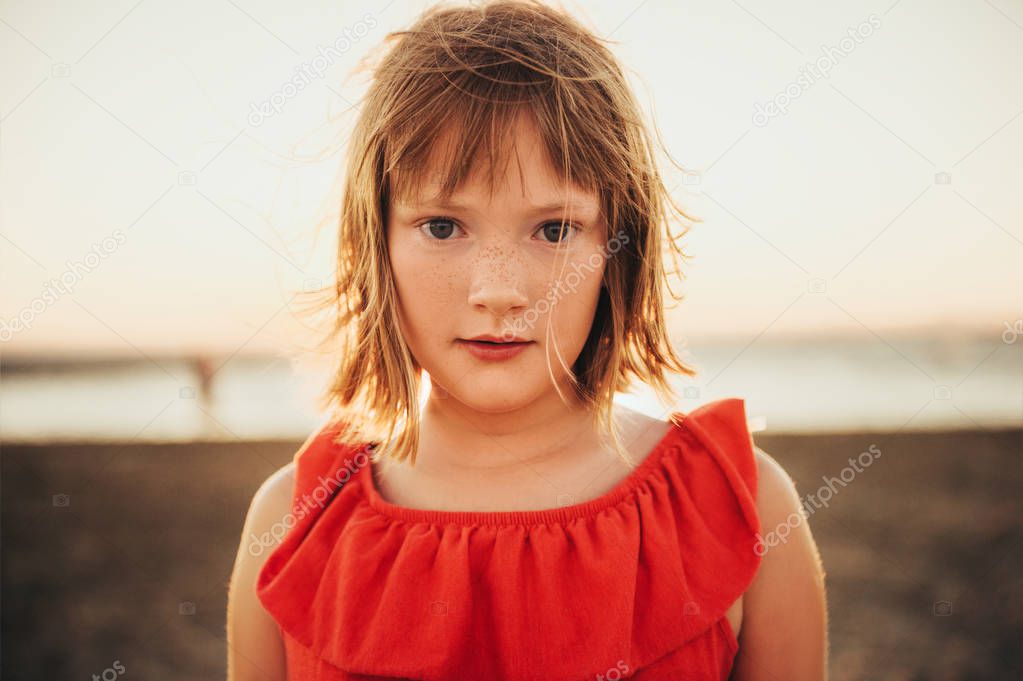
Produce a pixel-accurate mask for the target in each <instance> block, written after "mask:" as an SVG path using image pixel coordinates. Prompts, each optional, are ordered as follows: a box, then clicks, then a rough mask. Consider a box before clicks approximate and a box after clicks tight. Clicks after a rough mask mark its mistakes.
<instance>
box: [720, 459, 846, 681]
mask: <svg viewBox="0 0 1023 681" xmlns="http://www.w3.org/2000/svg"><path fill="white" fill-rule="evenodd" d="M754 453H755V461H756V467H757V495H756V505H757V512H758V515H759V519H760V535H759V537H758V541H757V544H756V549H755V550H756V551H757V553H758V554H760V555H761V562H760V566H759V568H758V570H757V574H756V576H755V577H754V579H753V582H752V583H751V584H750V586H749V589H748V590H747V591H746V593H745V594H744V595H743V627H742V637H741V640H740V651H739V656H738V658H737V659H736V671H735V676H734V678H735V679H737V680H739V681H742V680H744V679H752V678H761V677H760V676H758V674H764V675H765V676H767V677H768V678H770V677H771V676H772V675H773V676H777V677H778V678H786V679H823V678H825V676H824V674H825V671H824V670H825V669H826V664H827V604H826V597H825V587H824V576H825V574H824V568H823V565H822V564H821V560H820V554H819V552H818V550H817V545H816V543H815V542H814V539H813V535H812V533H811V532H810V526H809V517H808V514H807V512H806V511H805V509H804V507H803V505H802V503H801V501H800V497H799V494H798V492H797V490H796V485H795V483H794V482H793V480H792V477H791V476H790V475H789V474H788V472H787V471H786V470H785V468H784V467H782V465H781V464H780V463H778V461H777V460H776V459H775V458H774V457H773V456H771V455H770V454H768V453H767V452H765V451H764V450H762V449H760V448H759V447H754Z"/></svg>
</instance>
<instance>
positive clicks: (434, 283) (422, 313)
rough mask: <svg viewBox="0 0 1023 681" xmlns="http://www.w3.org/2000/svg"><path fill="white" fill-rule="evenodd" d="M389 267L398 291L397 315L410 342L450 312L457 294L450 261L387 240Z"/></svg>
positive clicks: (413, 342) (419, 339)
mask: <svg viewBox="0 0 1023 681" xmlns="http://www.w3.org/2000/svg"><path fill="white" fill-rule="evenodd" d="M390 247H391V248H390V261H391V270H392V272H393V273H394V283H395V288H396V290H397V293H398V308H399V317H400V318H401V321H402V324H403V325H404V327H405V328H404V329H403V331H404V333H405V336H406V338H407V339H408V341H409V343H410V345H417V344H418V343H419V342H420V341H421V340H425V339H427V338H428V337H429V331H430V330H431V329H433V330H436V329H437V327H438V324H439V322H442V321H443V319H445V315H444V314H443V311H444V310H447V311H448V312H450V310H451V309H452V305H453V303H454V298H455V295H456V294H457V282H456V281H455V278H454V276H453V273H452V271H451V265H450V264H447V263H445V262H444V259H443V258H437V257H435V256H433V257H431V256H430V254H424V253H422V252H421V251H417V249H415V248H409V247H407V246H406V245H405V244H402V243H400V242H398V243H395V242H392V243H391V244H390Z"/></svg>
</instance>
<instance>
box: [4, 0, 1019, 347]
mask: <svg viewBox="0 0 1023 681" xmlns="http://www.w3.org/2000/svg"><path fill="white" fill-rule="evenodd" d="M429 4H430V3H427V2H420V1H415V2H411V1H409V2H402V1H401V0H393V1H392V2H389V3H382V2H358V1H348V2H306V3H289V4H288V5H285V4H283V3H275V2H269V1H264V0H224V1H222V2H218V1H212V2H194V1H193V2H187V1H186V2H179V3H173V4H171V3H166V2H159V1H158V0H141V1H138V0H131V1H130V2H123V3H121V2H93V1H89V2H78V3H73V4H72V3H69V4H65V5H60V6H58V5H56V4H49V3H45V2H10V1H7V2H0V84H2V87H0V291H2V295H0V352H3V353H7V354H10V355H28V354H36V353H39V354H53V353H60V354H92V353H103V354H132V353H154V354H155V353H190V352H197V351H203V352H219V353H235V352H244V353H247V352H266V351H271V352H272V351H280V350H288V349H293V348H295V347H296V346H298V347H301V346H302V344H303V343H307V340H306V339H307V338H308V336H309V329H310V321H309V320H308V319H306V318H304V317H302V315H301V313H300V310H299V309H298V308H297V306H296V301H297V300H298V298H296V293H298V292H300V291H302V290H304V289H307V288H311V287H314V286H318V285H320V284H322V283H324V282H325V281H327V279H328V278H329V268H330V266H331V260H332V257H333V239H332V234H331V223H330V219H331V216H332V215H333V214H335V213H336V206H337V202H338V196H337V187H338V186H339V172H340V168H341V164H342V155H341V154H342V153H343V141H344V139H345V138H346V135H345V130H346V129H348V127H350V125H351V124H352V122H353V117H352V116H353V110H351V109H348V107H351V106H352V105H354V104H355V103H357V101H358V99H359V96H360V93H361V91H362V89H363V88H364V86H365V81H364V79H360V77H359V76H358V75H353V69H354V68H355V67H356V65H357V62H358V60H359V59H361V58H362V57H364V56H365V55H366V54H367V53H368V52H369V51H370V50H371V49H373V48H374V47H375V46H377V45H378V44H379V43H380V41H381V39H382V38H383V36H384V35H385V34H386V33H387V32H388V31H391V30H397V29H400V28H403V27H406V26H407V25H409V24H410V23H411V22H412V21H413V20H414V18H415V17H416V16H417V15H418V13H419V12H420V11H422V9H424V8H425V7H427V6H428V5H429ZM564 6H565V7H566V8H567V9H568V10H569V11H570V12H572V13H573V14H574V15H575V16H577V17H578V18H580V19H581V20H582V21H583V22H584V23H585V24H587V25H588V26H590V27H591V28H592V29H593V30H594V31H596V32H597V33H598V34H599V35H601V36H604V37H605V38H608V39H610V40H611V41H612V45H611V46H612V50H613V51H614V52H615V54H616V55H617V56H618V57H619V59H620V60H621V62H622V64H623V66H624V67H625V69H626V71H627V72H628V74H629V79H630V82H631V83H632V85H633V87H634V90H635V92H636V95H637V98H638V100H639V101H640V102H641V103H642V105H643V107H644V109H645V111H646V112H647V114H648V115H649V116H651V117H652V119H653V120H654V121H655V122H656V127H657V131H658V132H659V135H660V139H661V141H662V142H663V144H664V146H665V148H666V149H667V151H668V153H670V154H671V157H672V158H674V159H675V161H677V162H678V163H679V164H681V166H682V167H683V169H684V172H682V171H679V170H677V169H673V168H671V167H670V166H668V165H666V166H665V172H666V182H667V184H668V186H669V187H670V188H671V190H672V195H673V196H674V197H675V199H676V200H677V201H678V202H679V203H680V204H681V205H682V206H683V207H684V208H685V209H686V210H687V211H688V212H690V213H691V214H693V215H695V216H697V217H699V218H700V221H699V222H698V223H696V224H695V225H694V226H693V227H692V228H691V230H690V231H689V233H688V235H687V236H686V238H685V241H684V245H685V249H686V251H687V252H688V253H690V254H691V255H692V256H693V257H692V259H691V260H690V261H688V263H687V266H686V270H685V278H684V280H683V281H682V282H675V283H674V284H673V288H674V289H675V290H676V291H681V292H682V293H684V295H685V298H684V300H683V301H682V303H681V304H680V305H679V306H678V307H677V308H676V309H673V310H672V311H671V313H670V319H671V334H672V337H673V339H676V340H680V339H685V338H698V337H714V336H722V337H729V338H732V339H740V340H741V339H757V338H761V337H771V338H785V337H787V336H794V335H807V334H821V333H824V334H832V335H842V336H850V335H855V336H863V337H870V336H874V337H878V338H887V337H890V336H892V335H894V334H898V333H903V332H906V331H914V332H916V333H927V334H936V335H946V334H955V333H960V332H967V331H969V332H974V333H979V334H985V335H990V336H991V338H993V339H996V338H997V337H998V335H999V334H1001V333H1003V331H1005V329H1006V328H1016V327H1017V326H1018V328H1020V330H1021V331H1023V321H1017V320H1020V319H1021V318H1023V268H1021V267H1020V263H1021V262H1023V202H1020V201H1019V194H1018V190H1019V187H1020V184H1021V180H1023V177H1021V171H1020V167H1019V158H1020V151H1021V150H1023V116H1021V114H1023V82H1021V81H1020V79H1019V73H1020V72H1023V49H1021V46H1023V8H1021V7H1020V5H1019V4H1018V3H1015V4H1013V3H1010V2H1006V1H1005V0H992V1H991V2H985V1H983V0H975V1H974V0H965V1H961V2H958V1H957V2H951V1H940V2H924V1H923V0H897V1H895V0H885V1H884V2H858V3H841V4H840V3H833V2H828V3H815V2H809V1H806V2H782V3H778V2H753V1H752V0H746V1H744V2H742V3H739V2H719V3H705V2H678V1H674V0H673V1H671V2H669V1H668V0H647V1H646V2H639V1H635V2H634V1H632V0H628V1H626V2H618V1H616V2H572V3H565V4H564ZM329 46H336V47H339V48H340V49H338V50H337V51H336V52H330V51H328V50H327V48H328V47H329ZM324 55H326V56H324ZM298 74H304V79H305V82H306V83H307V85H306V86H305V87H303V88H302V89H300V90H291V89H289V87H288V86H287V84H288V83H289V81H291V80H292V79H293V78H295V77H296V76H297V75H298ZM268 103H273V106H274V107H275V108H272V109H267V108H266V104H268ZM346 109H348V113H346ZM339 141H340V144H339ZM1014 197H1015V198H1014ZM318 226H320V229H318Z"/></svg>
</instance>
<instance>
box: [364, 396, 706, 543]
mask: <svg viewBox="0 0 1023 681" xmlns="http://www.w3.org/2000/svg"><path fill="white" fill-rule="evenodd" d="M669 422H670V423H671V424H672V425H671V427H670V428H669V429H668V431H667V432H666V433H665V434H664V436H663V437H662V438H661V439H660V440H659V441H658V442H657V443H656V444H655V445H654V446H653V447H652V448H651V449H650V450H649V451H648V452H647V454H646V456H644V457H643V460H642V461H640V462H639V463H638V464H637V465H636V467H635V468H633V469H632V470H631V471H630V472H629V474H628V475H626V476H625V477H624V478H622V479H621V480H620V481H619V482H618V483H617V484H616V485H615V486H614V487H612V488H611V489H610V490H608V491H607V492H605V493H603V494H601V495H600V496H597V497H594V498H593V499H589V500H588V501H582V502H579V503H577V504H569V505H566V506H558V507H554V508H546V509H536V510H521V511H444V510H436V509H424V508H414V507H410V506H403V505H400V504H394V503H391V502H389V501H387V500H386V499H384V497H383V495H381V494H380V491H379V489H378V488H377V485H376V476H375V473H376V468H375V467H374V465H373V463H372V462H369V463H367V464H366V465H365V467H364V468H365V469H366V470H365V471H363V472H362V474H361V475H360V476H359V477H361V478H362V480H361V485H362V488H363V489H362V492H363V495H364V496H365V498H366V501H367V502H368V503H369V505H370V507H371V508H373V509H374V510H375V511H377V512H378V513H380V514H381V515H384V516H387V517H388V518H391V519H392V520H397V521H400V522H405V523H414V524H427V525H459V526H467V527H475V526H480V525H487V526H511V525H551V524H557V523H567V522H570V521H573V520H577V519H580V518H586V517H589V516H592V515H595V514H597V513H600V512H601V511H603V510H605V509H607V508H610V507H612V506H616V505H618V504H621V503H623V502H625V501H627V500H628V498H629V497H630V496H631V495H632V494H633V493H634V492H635V491H636V489H638V488H639V487H640V486H641V485H642V484H643V482H644V481H645V480H646V479H647V478H648V477H649V476H650V474H651V473H653V472H654V471H655V470H656V469H657V468H658V466H659V465H660V463H661V459H662V458H663V457H664V456H665V454H666V453H667V452H668V451H670V450H671V449H672V447H674V446H677V445H678V443H679V441H680V436H681V433H682V430H683V428H685V422H686V418H685V415H684V414H683V413H681V412H673V413H672V414H671V416H670V418H669Z"/></svg>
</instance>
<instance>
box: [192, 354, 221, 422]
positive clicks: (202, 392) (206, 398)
mask: <svg viewBox="0 0 1023 681" xmlns="http://www.w3.org/2000/svg"><path fill="white" fill-rule="evenodd" d="M192 366H193V369H194V371H195V375H196V378H197V379H198V380H197V383H198V386H199V394H198V395H197V396H196V397H197V398H198V400H199V409H200V410H201V411H202V413H203V415H202V425H201V426H200V432H202V433H203V434H211V433H214V432H216V431H217V430H218V426H217V420H216V419H215V418H214V417H213V413H212V412H213V376H214V375H215V374H216V373H217V369H216V368H215V367H214V366H213V360H212V359H210V358H209V357H208V356H206V355H196V356H195V358H194V360H193V362H192Z"/></svg>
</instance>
